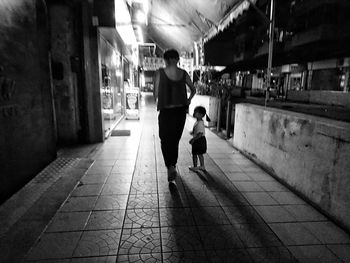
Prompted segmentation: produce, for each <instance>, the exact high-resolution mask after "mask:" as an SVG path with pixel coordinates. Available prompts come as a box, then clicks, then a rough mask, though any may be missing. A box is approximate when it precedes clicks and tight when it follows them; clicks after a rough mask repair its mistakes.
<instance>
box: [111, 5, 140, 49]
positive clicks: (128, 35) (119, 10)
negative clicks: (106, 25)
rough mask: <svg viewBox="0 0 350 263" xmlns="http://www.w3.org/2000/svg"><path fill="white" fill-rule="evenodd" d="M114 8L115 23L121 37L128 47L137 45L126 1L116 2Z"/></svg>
mask: <svg viewBox="0 0 350 263" xmlns="http://www.w3.org/2000/svg"><path fill="white" fill-rule="evenodd" d="M114 6H115V23H116V28H117V31H118V33H119V35H120V37H121V38H122V39H123V41H124V43H125V44H127V45H134V44H136V37H135V34H134V30H133V28H132V25H131V17H130V13H129V10H128V8H127V6H126V3H125V0H114Z"/></svg>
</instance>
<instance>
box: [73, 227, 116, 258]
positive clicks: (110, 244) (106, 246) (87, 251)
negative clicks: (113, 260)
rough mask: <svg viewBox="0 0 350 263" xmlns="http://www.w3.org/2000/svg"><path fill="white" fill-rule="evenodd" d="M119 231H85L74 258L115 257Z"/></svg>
mask: <svg viewBox="0 0 350 263" xmlns="http://www.w3.org/2000/svg"><path fill="white" fill-rule="evenodd" d="M120 235H121V230H120V229H114V230H98V231H85V232H83V235H82V237H81V239H80V240H79V243H78V245H77V247H76V249H75V251H74V255H73V256H74V257H90V256H110V255H116V254H117V252H118V245H119V240H120Z"/></svg>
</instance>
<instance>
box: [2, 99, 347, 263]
mask: <svg viewBox="0 0 350 263" xmlns="http://www.w3.org/2000/svg"><path fill="white" fill-rule="evenodd" d="M144 99H145V100H143V104H142V109H143V110H142V113H141V120H140V121H136V120H125V121H123V122H122V123H121V124H120V125H119V126H118V129H130V130H131V135H130V136H119V137H110V138H109V139H108V140H106V141H105V143H103V144H101V145H94V146H85V147H82V148H80V149H77V148H74V149H70V150H66V151H63V152H62V153H61V154H60V156H59V160H61V161H62V160H63V161H64V163H63V164H62V167H63V168H64V169H63V168H62V169H63V170H62V169H61V170H58V172H57V171H56V174H59V175H58V176H56V177H57V178H56V179H52V178H51V175H52V174H53V172H52V171H51V170H46V173H45V174H46V177H45V176H44V175H43V173H42V174H41V179H40V180H38V179H37V184H38V183H39V182H42V181H45V180H46V184H45V185H44V184H41V186H40V189H41V191H40V193H41V194H40V195H39V196H37V197H36V198H31V199H30V200H32V201H30V202H24V201H23V200H27V199H26V197H28V195H29V196H33V193H34V192H35V188H34V190H33V187H28V186H27V188H26V187H25V188H24V189H27V190H23V193H21V196H22V197H21V198H20V197H18V196H19V195H20V194H17V195H16V196H14V198H12V199H11V200H9V202H7V203H5V204H4V205H3V206H2V207H0V220H1V222H0V223H1V224H2V225H3V226H2V229H0V230H1V232H0V234H1V239H2V242H1V245H2V246H1V251H0V257H1V259H0V261H1V262H26V263H29V262H41V263H44V262H46V263H48V262H51V263H68V262H71V263H78V262H172V263H173V262H201V263H204V262H259V263H260V262H283V263H284V262H305V263H306V262H307V263H310V262H317V263H320V262H331V263H337V262H350V237H349V235H347V234H346V233H345V232H343V231H342V230H341V229H339V228H338V227H337V226H336V225H334V224H333V223H332V222H330V221H329V220H328V219H327V218H326V217H324V216H323V215H322V214H320V213H318V212H317V211H316V210H315V209H313V208H312V207H311V206H310V205H308V204H307V203H305V202H304V201H303V200H302V199H300V198H298V197H297V196H296V195H294V194H293V193H292V192H290V191H289V190H288V189H287V188H285V187H284V186H282V185H281V184H280V183H278V182H277V181H276V180H275V179H274V178H272V177H271V176H270V175H268V174H267V173H265V172H264V171H263V170H261V169H260V168H259V167H258V166H256V165H255V164H254V163H252V162H251V161H249V160H248V159H246V158H245V157H244V156H242V155H241V154H240V153H239V152H237V151H236V150H235V149H234V148H232V146H230V145H229V144H228V143H227V142H226V141H224V140H222V139H220V138H218V137H217V136H216V135H214V134H213V133H211V132H210V131H209V130H208V132H207V139H208V154H207V155H206V156H205V161H206V167H207V172H206V173H201V174H196V173H193V172H190V171H189V170H188V166H190V165H191V162H192V159H191V155H190V145H189V144H188V141H189V139H190V135H189V130H190V129H191V126H192V123H193V119H192V118H191V117H188V120H187V123H186V129H185V131H184V135H183V138H182V140H181V145H180V154H179V156H180V158H179V162H178V168H179V171H180V174H181V176H180V177H178V178H177V181H176V187H171V188H169V186H168V182H167V176H166V170H165V168H164V165H163V159H162V155H161V151H160V144H159V139H158V131H157V113H156V110H155V105H154V103H152V102H151V100H150V98H149V97H147V96H146V97H144ZM60 171H61V172H60ZM67 171H69V172H67ZM43 178H44V179H43ZM45 178H46V179H45ZM48 178H49V179H48ZM50 178H51V179H50ZM47 183H48V185H47ZM30 185H33V183H32V184H30ZM25 196H26V197H25ZM21 201H23V202H21ZM19 203H20V204H23V205H21V206H19V205H18V204H19ZM4 207H5V208H6V210H5V209H4ZM18 207H20V208H21V209H18ZM40 207H41V208H40ZM4 211H6V212H4ZM39 215H42V216H39ZM39 217H40V218H39ZM19 230H20V231H19ZM23 258H24V260H23V261H22V259H23ZM2 260H4V261H2Z"/></svg>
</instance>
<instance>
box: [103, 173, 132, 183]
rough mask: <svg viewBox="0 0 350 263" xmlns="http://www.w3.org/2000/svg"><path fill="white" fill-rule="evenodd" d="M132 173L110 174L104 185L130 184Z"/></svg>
mask: <svg viewBox="0 0 350 263" xmlns="http://www.w3.org/2000/svg"><path fill="white" fill-rule="evenodd" d="M132 177H133V173H111V174H110V175H109V176H108V177H107V180H106V185H110V184H115V183H131V180H132Z"/></svg>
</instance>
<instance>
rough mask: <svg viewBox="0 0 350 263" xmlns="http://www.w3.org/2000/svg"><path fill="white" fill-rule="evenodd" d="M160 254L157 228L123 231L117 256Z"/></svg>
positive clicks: (158, 230)
mask: <svg viewBox="0 0 350 263" xmlns="http://www.w3.org/2000/svg"><path fill="white" fill-rule="evenodd" d="M160 252H161V242H160V229H159V228H132V229H123V233H122V237H121V241H120V246H119V251H118V256H120V255H133V254H157V253H160Z"/></svg>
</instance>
